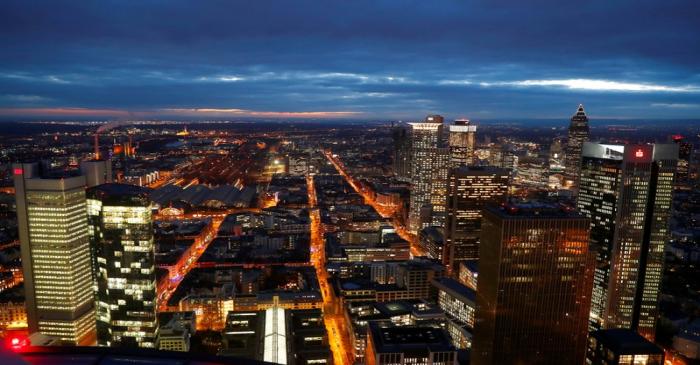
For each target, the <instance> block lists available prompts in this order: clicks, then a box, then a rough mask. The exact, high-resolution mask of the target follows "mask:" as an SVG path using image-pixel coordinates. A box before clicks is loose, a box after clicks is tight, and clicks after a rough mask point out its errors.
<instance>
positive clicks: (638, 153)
mask: <svg viewBox="0 0 700 365" xmlns="http://www.w3.org/2000/svg"><path fill="white" fill-rule="evenodd" d="M634 156H635V157H644V151H642V150H641V149H638V150H637V152H635V153H634Z"/></svg>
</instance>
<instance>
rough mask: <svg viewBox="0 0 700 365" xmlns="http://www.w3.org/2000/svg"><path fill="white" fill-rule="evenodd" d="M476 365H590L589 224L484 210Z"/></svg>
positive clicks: (543, 211) (528, 212)
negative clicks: (587, 357) (587, 364)
mask: <svg viewBox="0 0 700 365" xmlns="http://www.w3.org/2000/svg"><path fill="white" fill-rule="evenodd" d="M481 232H482V233H481V243H480V246H479V250H480V252H479V253H480V257H479V284H478V295H477V310H476V314H475V320H476V322H475V326H474V342H473V346H472V357H471V363H472V364H474V365H486V364H494V365H495V364H583V362H584V358H585V353H586V339H587V336H588V312H589V308H590V304H591V286H592V281H593V266H594V260H595V257H594V254H593V252H592V251H591V250H589V244H588V240H589V237H588V234H589V222H588V219H587V218H585V217H583V216H581V215H580V214H578V213H576V212H571V211H567V210H564V209H560V208H559V207H556V206H550V205H542V204H532V203H531V204H527V205H508V206H505V207H489V208H486V209H484V213H483V221H482V224H481Z"/></svg>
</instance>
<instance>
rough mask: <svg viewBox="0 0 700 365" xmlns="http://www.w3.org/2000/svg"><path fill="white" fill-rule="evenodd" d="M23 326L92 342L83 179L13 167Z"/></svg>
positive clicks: (34, 166)
mask: <svg viewBox="0 0 700 365" xmlns="http://www.w3.org/2000/svg"><path fill="white" fill-rule="evenodd" d="M13 173H14V185H15V192H16V194H15V196H16V199H17V221H18V227H19V237H20V242H21V251H22V253H21V254H22V269H23V274H24V288H25V300H26V308H27V324H28V326H29V332H30V333H35V332H40V333H42V334H44V335H47V336H51V337H55V338H58V339H60V340H62V341H65V342H66V343H70V344H76V345H92V344H93V343H94V340H95V302H94V297H93V289H92V284H93V283H92V280H91V278H92V275H91V272H92V268H91V261H90V246H89V242H88V223H87V216H86V214H85V177H83V176H71V175H66V174H65V173H62V174H61V175H52V174H51V173H50V172H49V171H41V169H40V167H39V164H37V163H24V164H15V165H13Z"/></svg>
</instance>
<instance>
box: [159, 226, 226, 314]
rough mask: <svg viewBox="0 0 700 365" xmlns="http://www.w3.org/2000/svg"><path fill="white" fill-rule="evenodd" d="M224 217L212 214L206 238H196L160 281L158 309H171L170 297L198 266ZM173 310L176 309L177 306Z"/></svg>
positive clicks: (162, 310) (164, 310)
mask: <svg viewBox="0 0 700 365" xmlns="http://www.w3.org/2000/svg"><path fill="white" fill-rule="evenodd" d="M224 217H225V215H223V216H222V215H221V214H217V215H212V216H211V218H212V222H211V225H210V226H209V227H207V229H206V232H207V234H206V236H205V237H204V239H203V240H201V241H200V240H195V242H194V243H193V244H192V246H191V247H190V248H189V249H188V250H187V252H185V253H184V254H183V255H182V257H180V260H179V261H178V262H177V263H176V264H175V265H172V266H171V267H170V268H169V270H168V274H167V275H166V276H165V277H163V278H162V279H161V281H160V282H159V283H158V287H157V293H158V311H160V312H166V311H169V310H170V308H168V301H169V300H170V297H171V296H172V295H173V293H175V291H176V290H177V287H178V285H180V283H181V282H182V280H183V279H184V278H185V276H187V274H188V273H189V272H190V270H192V268H194V267H195V266H196V264H197V260H199V257H200V256H202V254H203V253H204V251H206V250H207V247H209V244H210V243H211V242H212V241H213V240H214V238H215V237H216V232H217V231H218V229H219V226H220V225H221V222H223V221H224ZM173 310H176V308H174V309H173Z"/></svg>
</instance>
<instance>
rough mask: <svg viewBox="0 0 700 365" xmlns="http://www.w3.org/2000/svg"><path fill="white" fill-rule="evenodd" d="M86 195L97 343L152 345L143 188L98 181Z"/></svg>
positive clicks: (148, 227) (152, 289) (150, 261)
mask: <svg viewBox="0 0 700 365" xmlns="http://www.w3.org/2000/svg"><path fill="white" fill-rule="evenodd" d="M87 195H88V200H87V206H88V210H87V211H88V219H89V221H90V240H91V244H92V245H93V247H94V255H95V263H96V273H95V274H96V284H97V285H96V288H97V293H96V302H97V341H98V344H99V345H101V346H114V347H119V346H124V347H155V345H156V338H157V335H158V320H157V317H156V308H157V297H156V273H155V244H154V239H153V219H152V203H151V200H150V198H149V197H148V194H147V191H146V190H145V189H143V188H140V187H137V186H134V185H123V184H104V185H100V186H97V187H94V188H91V189H89V190H88V192H87Z"/></svg>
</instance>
